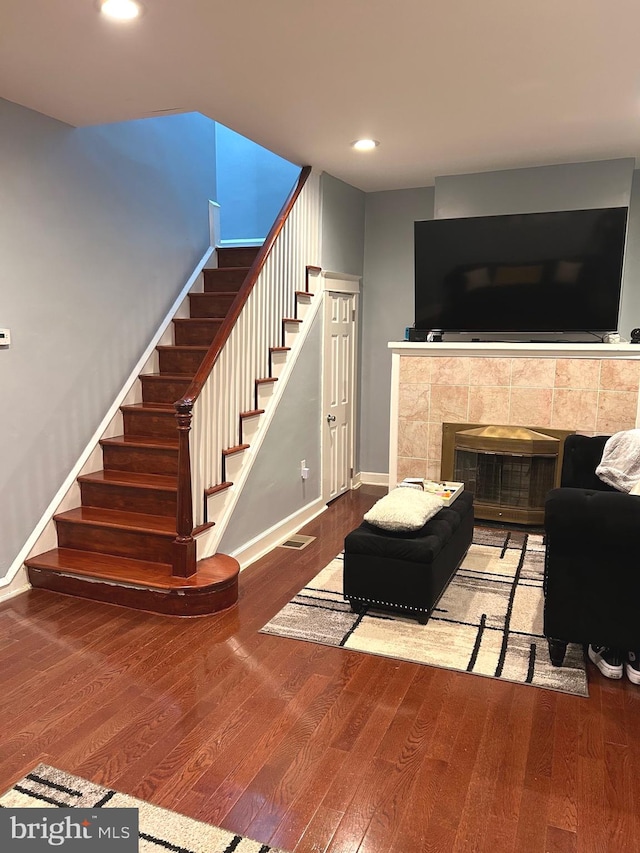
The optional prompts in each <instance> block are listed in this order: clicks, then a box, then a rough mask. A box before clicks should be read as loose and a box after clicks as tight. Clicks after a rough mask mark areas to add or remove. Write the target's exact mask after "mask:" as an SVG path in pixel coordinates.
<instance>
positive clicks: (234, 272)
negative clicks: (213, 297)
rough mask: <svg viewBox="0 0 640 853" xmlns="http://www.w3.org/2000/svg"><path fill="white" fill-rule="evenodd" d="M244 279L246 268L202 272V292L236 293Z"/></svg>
mask: <svg viewBox="0 0 640 853" xmlns="http://www.w3.org/2000/svg"><path fill="white" fill-rule="evenodd" d="M246 277H247V269H246V268H238V269H216V270H204V292H205V293H216V292H218V291H221V290H235V291H236V293H237V291H238V290H240V285H241V284H242V282H243V281H244V280H245V278H246Z"/></svg>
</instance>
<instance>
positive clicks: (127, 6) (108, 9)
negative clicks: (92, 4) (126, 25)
mask: <svg viewBox="0 0 640 853" xmlns="http://www.w3.org/2000/svg"><path fill="white" fill-rule="evenodd" d="M100 11H101V12H102V14H103V15H106V16H107V17H108V18H114V19H115V20H117V21H133V19H134V18H137V17H138V16H139V15H140V14H141V13H142V6H141V5H140V3H137V2H136V0H103V2H102V3H101V4H100Z"/></svg>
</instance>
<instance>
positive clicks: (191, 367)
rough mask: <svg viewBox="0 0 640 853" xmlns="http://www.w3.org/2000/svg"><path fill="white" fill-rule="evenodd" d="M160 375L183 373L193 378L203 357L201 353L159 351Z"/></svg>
mask: <svg viewBox="0 0 640 853" xmlns="http://www.w3.org/2000/svg"><path fill="white" fill-rule="evenodd" d="M158 357H159V367H160V373H184V374H185V375H188V376H195V373H196V371H197V369H198V368H199V367H200V363H201V362H202V359H203V357H204V353H201V352H185V351H184V350H180V349H174V350H159V352H158Z"/></svg>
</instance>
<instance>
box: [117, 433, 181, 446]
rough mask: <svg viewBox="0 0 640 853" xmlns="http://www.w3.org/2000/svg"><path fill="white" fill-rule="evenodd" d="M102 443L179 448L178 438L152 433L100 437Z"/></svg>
mask: <svg viewBox="0 0 640 853" xmlns="http://www.w3.org/2000/svg"><path fill="white" fill-rule="evenodd" d="M100 444H102V445H105V444H113V445H119V446H121V445H127V446H129V447H154V448H163V449H165V450H177V449H178V439H177V438H175V439H174V438H155V437H154V436H152V435H116V436H113V437H112V438H102V439H100Z"/></svg>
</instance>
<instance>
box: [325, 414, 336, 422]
mask: <svg viewBox="0 0 640 853" xmlns="http://www.w3.org/2000/svg"><path fill="white" fill-rule="evenodd" d="M335 419H336V416H335V415H327V423H328V424H330V423H333V421H335Z"/></svg>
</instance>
